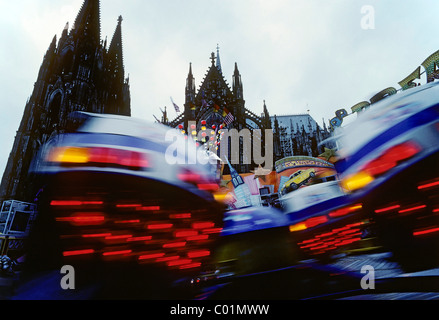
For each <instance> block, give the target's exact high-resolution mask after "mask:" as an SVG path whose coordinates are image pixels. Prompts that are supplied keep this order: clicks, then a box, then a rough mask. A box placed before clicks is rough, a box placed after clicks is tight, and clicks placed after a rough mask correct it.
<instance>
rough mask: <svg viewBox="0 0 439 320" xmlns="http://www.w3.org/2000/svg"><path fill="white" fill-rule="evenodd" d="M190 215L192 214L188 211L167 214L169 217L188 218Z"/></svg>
mask: <svg viewBox="0 0 439 320" xmlns="http://www.w3.org/2000/svg"><path fill="white" fill-rule="evenodd" d="M191 217H192V214H190V213H175V214H171V215H169V218H170V219H190V218H191Z"/></svg>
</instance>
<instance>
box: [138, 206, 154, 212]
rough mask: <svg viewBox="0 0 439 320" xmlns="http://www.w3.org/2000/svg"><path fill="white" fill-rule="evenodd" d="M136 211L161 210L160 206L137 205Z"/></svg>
mask: <svg viewBox="0 0 439 320" xmlns="http://www.w3.org/2000/svg"><path fill="white" fill-rule="evenodd" d="M136 211H160V206H147V207H142V206H139V207H136Z"/></svg>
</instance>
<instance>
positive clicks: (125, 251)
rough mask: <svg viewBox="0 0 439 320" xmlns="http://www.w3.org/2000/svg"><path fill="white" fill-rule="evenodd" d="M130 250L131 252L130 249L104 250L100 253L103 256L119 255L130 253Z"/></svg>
mask: <svg viewBox="0 0 439 320" xmlns="http://www.w3.org/2000/svg"><path fill="white" fill-rule="evenodd" d="M131 252H133V251H132V250H120V251H111V252H104V253H103V254H102V255H103V256H104V257H110V256H121V255H126V254H130V253H131Z"/></svg>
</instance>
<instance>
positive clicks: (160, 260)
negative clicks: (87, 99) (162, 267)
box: [155, 256, 180, 262]
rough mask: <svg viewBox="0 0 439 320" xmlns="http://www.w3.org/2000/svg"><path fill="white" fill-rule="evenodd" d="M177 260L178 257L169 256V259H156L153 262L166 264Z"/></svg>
mask: <svg viewBox="0 0 439 320" xmlns="http://www.w3.org/2000/svg"><path fill="white" fill-rule="evenodd" d="M178 259H180V256H170V257H163V258H158V259H156V260H155V261H157V262H167V261H173V260H178Z"/></svg>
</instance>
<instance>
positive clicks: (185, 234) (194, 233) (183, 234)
mask: <svg viewBox="0 0 439 320" xmlns="http://www.w3.org/2000/svg"><path fill="white" fill-rule="evenodd" d="M194 236H198V231H195V230H189V231H177V232H175V237H176V238H184V237H194Z"/></svg>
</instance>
